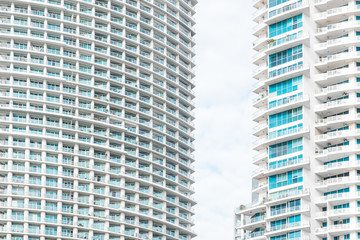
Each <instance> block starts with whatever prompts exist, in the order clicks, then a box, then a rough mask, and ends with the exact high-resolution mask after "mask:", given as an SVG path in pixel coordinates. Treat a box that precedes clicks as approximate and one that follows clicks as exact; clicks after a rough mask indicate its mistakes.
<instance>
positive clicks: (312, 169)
mask: <svg viewBox="0 0 360 240" xmlns="http://www.w3.org/2000/svg"><path fill="white" fill-rule="evenodd" d="M253 7H255V8H256V9H257V11H256V12H255V13H254V16H253V17H254V21H255V22H256V26H255V28H254V29H253V35H255V36H256V37H257V39H256V41H255V42H254V43H253V48H254V50H256V51H257V52H258V53H257V54H256V56H255V57H254V59H253V61H254V64H255V65H257V68H256V69H255V71H254V75H253V76H254V78H255V79H256V81H257V82H256V85H255V86H254V88H253V91H254V93H255V94H256V95H257V96H256V98H255V99H254V101H253V106H254V107H255V108H257V111H256V113H255V114H254V116H253V120H254V121H255V122H256V124H257V125H256V127H255V128H254V131H253V134H254V135H255V136H256V137H257V140H256V141H255V142H254V150H255V151H257V154H256V155H255V156H254V158H253V164H255V165H256V168H257V169H256V170H255V171H254V172H253V174H252V178H253V184H252V202H251V203H250V204H248V205H241V206H240V207H239V208H237V209H236V215H235V216H236V217H235V225H236V226H235V228H236V229H235V239H236V240H243V239H254V240H255V239H257V240H262V239H264V240H265V239H266V240H285V239H291V240H300V239H306V240H344V239H351V240H354V239H360V1H356V0H254V1H253Z"/></svg>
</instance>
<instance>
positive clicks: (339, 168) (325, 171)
mask: <svg viewBox="0 0 360 240" xmlns="http://www.w3.org/2000/svg"><path fill="white" fill-rule="evenodd" d="M359 165H360V160H357V161H355V162H352V161H343V162H335V163H330V164H327V165H323V166H321V167H318V168H316V169H315V171H314V172H315V173H316V174H318V175H319V176H321V177H326V176H329V175H336V174H340V173H343V172H345V171H346V170H348V169H351V168H354V167H357V166H359Z"/></svg>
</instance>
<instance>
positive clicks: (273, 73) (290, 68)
mask: <svg viewBox="0 0 360 240" xmlns="http://www.w3.org/2000/svg"><path fill="white" fill-rule="evenodd" d="M303 68H304V64H303V62H298V63H295V64H292V65H290V66H286V67H283V68H279V69H277V70H274V71H271V72H269V78H274V77H278V76H280V75H283V74H286V73H289V72H293V71H297V70H301V69H303Z"/></svg>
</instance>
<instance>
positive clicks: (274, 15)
mask: <svg viewBox="0 0 360 240" xmlns="http://www.w3.org/2000/svg"><path fill="white" fill-rule="evenodd" d="M308 6H309V3H308V1H307V0H299V1H297V2H294V3H291V4H288V5H286V6H283V7H280V8H277V9H275V10H272V11H269V16H268V18H267V20H266V23H267V24H269V25H270V24H272V23H275V22H279V21H281V20H284V19H286V18H289V16H296V15H297V14H300V13H302V12H304V8H307V7H308Z"/></svg>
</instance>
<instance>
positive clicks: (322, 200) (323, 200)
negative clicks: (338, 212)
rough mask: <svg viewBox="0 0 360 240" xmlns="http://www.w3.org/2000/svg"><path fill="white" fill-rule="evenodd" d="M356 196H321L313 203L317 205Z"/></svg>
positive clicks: (350, 194) (340, 194) (345, 194)
mask: <svg viewBox="0 0 360 240" xmlns="http://www.w3.org/2000/svg"><path fill="white" fill-rule="evenodd" d="M355 196H357V195H356V194H355V193H349V192H346V193H336V194H329V195H327V196H321V197H318V198H316V199H315V203H317V204H325V203H326V202H328V201H339V200H340V201H341V200H344V199H347V200H348V199H349V198H351V197H355Z"/></svg>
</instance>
